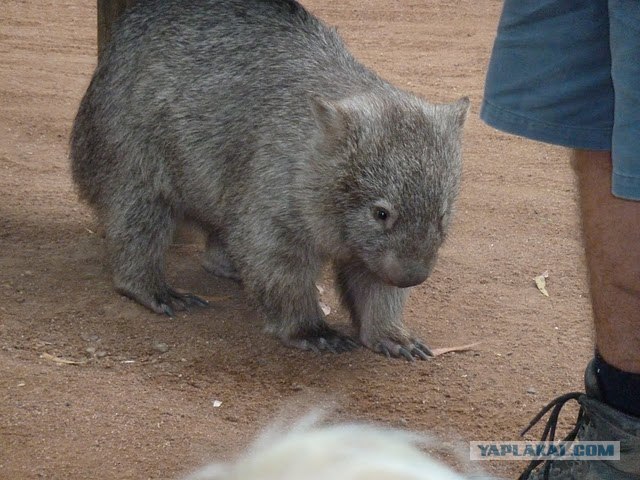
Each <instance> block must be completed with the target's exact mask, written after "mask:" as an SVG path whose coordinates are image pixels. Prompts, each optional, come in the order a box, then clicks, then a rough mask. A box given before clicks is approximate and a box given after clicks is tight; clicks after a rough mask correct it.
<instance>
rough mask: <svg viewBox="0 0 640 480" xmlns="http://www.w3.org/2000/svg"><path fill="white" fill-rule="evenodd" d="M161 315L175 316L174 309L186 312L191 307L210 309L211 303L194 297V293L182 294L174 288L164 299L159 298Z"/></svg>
mask: <svg viewBox="0 0 640 480" xmlns="http://www.w3.org/2000/svg"><path fill="white" fill-rule="evenodd" d="M156 301H157V302H158V308H159V309H160V312H159V313H164V314H165V315H166V316H167V317H170V318H173V317H174V316H175V313H174V309H176V310H186V309H187V308H189V307H208V306H209V302H207V301H206V300H204V299H202V298H200V297H198V296H197V295H194V294H193V293H180V292H178V291H177V290H174V289H173V288H169V289H168V290H167V294H166V296H164V298H162V299H161V298H157V299H156Z"/></svg>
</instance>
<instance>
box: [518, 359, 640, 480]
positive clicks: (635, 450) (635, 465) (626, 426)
mask: <svg viewBox="0 0 640 480" xmlns="http://www.w3.org/2000/svg"><path fill="white" fill-rule="evenodd" d="M584 383H585V391H586V393H580V392H574V393H568V394H566V395H562V396H560V397H558V398H556V399H555V400H553V401H552V402H551V403H549V404H548V405H547V406H546V407H544V408H543V409H542V411H541V412H540V413H539V414H538V415H536V416H535V418H534V419H533V420H532V421H531V423H529V426H527V428H525V429H524V431H523V432H522V435H524V434H525V433H526V432H527V431H529V429H530V428H531V427H532V426H533V425H535V424H536V423H537V422H538V421H539V420H540V419H541V418H542V417H544V416H545V415H546V414H547V412H549V411H551V414H550V415H549V419H548V420H547V425H546V426H545V429H544V432H543V434H542V439H541V441H543V442H546V441H554V440H555V433H556V425H557V422H558V416H559V415H560V410H562V407H563V406H564V405H565V404H566V403H567V402H569V401H571V400H575V401H577V402H578V404H579V405H580V411H579V412H578V417H577V419H576V426H575V427H574V428H573V430H571V432H570V433H569V434H568V435H567V436H566V437H565V438H564V441H572V440H579V441H619V442H620V460H588V461H587V460H584V461H578V460H563V461H553V460H547V461H544V460H534V461H532V462H531V463H530V464H529V466H528V467H527V469H526V470H525V471H524V472H523V473H522V475H520V477H519V480H542V479H549V480H574V479H575V480H600V479H605V480H640V418H638V417H633V416H631V415H627V414H625V413H622V412H620V411H618V410H616V409H614V408H611V407H610V406H608V405H607V404H606V403H604V402H602V401H601V400H600V399H601V396H600V392H599V389H598V382H597V379H596V374H595V369H594V366H593V361H591V362H590V363H589V365H588V366H587V370H586V372H585V380H584ZM638 401H639V402H640V399H638Z"/></svg>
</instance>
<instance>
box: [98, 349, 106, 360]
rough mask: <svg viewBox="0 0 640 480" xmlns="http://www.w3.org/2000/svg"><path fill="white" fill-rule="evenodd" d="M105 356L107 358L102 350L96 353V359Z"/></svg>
mask: <svg viewBox="0 0 640 480" xmlns="http://www.w3.org/2000/svg"><path fill="white" fill-rule="evenodd" d="M106 356H107V352H105V351H104V350H98V351H97V352H96V357H98V358H104V357H106Z"/></svg>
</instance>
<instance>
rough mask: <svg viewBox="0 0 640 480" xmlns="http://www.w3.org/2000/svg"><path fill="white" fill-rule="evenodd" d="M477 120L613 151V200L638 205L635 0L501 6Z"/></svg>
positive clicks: (522, 0)
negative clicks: (618, 198)
mask: <svg viewBox="0 0 640 480" xmlns="http://www.w3.org/2000/svg"><path fill="white" fill-rule="evenodd" d="M480 117H481V118H482V119H483V120H484V121H485V122H486V123H488V124H489V125H491V126H493V127H495V128H497V129H499V130H504V131H506V132H509V133H513V134H516V135H521V136H523V137H528V138H531V139H533V140H539V141H543V142H547V143H552V144H556V145H563V146H566V147H571V148H576V149H586V150H605V151H611V152H612V157H613V178H612V190H613V194H614V195H616V196H618V197H621V198H627V199H631V200H640V0H609V1H608V2H607V0H581V1H573V0H568V1H563V0H506V1H505V3H504V7H503V11H502V16H501V18H500V24H499V26H498V34H497V37H496V40H495V44H494V47H493V53H492V56H491V61H490V63H489V70H488V73H487V81H486V85H485V97H484V101H483V104H482V109H481V113H480Z"/></svg>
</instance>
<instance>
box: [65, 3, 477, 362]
mask: <svg viewBox="0 0 640 480" xmlns="http://www.w3.org/2000/svg"><path fill="white" fill-rule="evenodd" d="M468 105H469V102H468V99H466V98H464V99H461V100H460V101H458V102H457V103H454V104H452V105H433V104H430V103H427V102H425V101H424V100H422V99H420V98H418V97H416V96H415V95H412V94H410V93H407V92H403V91H401V90H398V89H397V88H395V87H393V86H392V85H390V84H389V83H387V82H385V81H384V80H382V79H381V78H380V77H378V76H377V75H376V74H375V73H373V72H372V71H370V70H368V69H367V68H366V67H364V66H363V65H361V64H360V63H358V62H357V61H356V60H355V59H354V58H353V57H352V56H351V54H350V53H349V52H348V51H347V49H346V47H345V46H344V44H343V42H342V40H341V39H340V38H339V36H338V35H337V33H336V31H335V30H334V29H331V28H328V27H327V26H325V25H324V24H323V23H321V22H320V21H319V20H318V19H316V18H315V17H313V16H312V15H311V14H309V13H308V12H307V11H306V10H305V9H304V8H303V7H302V6H300V5H299V4H298V3H296V2H294V1H289V0H220V1H215V0H150V1H141V2H140V3H139V4H138V5H136V6H135V7H134V8H133V9H132V10H131V11H130V12H129V13H128V14H127V15H126V16H125V17H124V18H123V20H122V21H121V23H120V24H118V25H117V26H116V28H115V29H114V34H113V38H112V41H111V43H110V45H109V46H108V47H107V49H106V50H105V52H104V55H103V57H102V58H101V60H100V62H99V64H98V66H97V68H96V71H95V74H94V76H93V79H92V81H91V84H90V86H89V88H88V90H87V92H86V94H85V96H84V98H83V99H82V103H81V105H80V108H79V111H78V114H77V117H76V119H75V123H74V126H73V132H72V136H71V160H72V171H73V178H74V181H75V183H76V185H77V186H78V189H79V192H80V196H81V198H82V199H84V200H86V201H87V202H88V203H89V204H90V205H92V206H93V207H94V209H95V211H96V212H97V214H98V216H99V219H100V221H101V222H102V224H103V225H104V227H105V231H106V236H107V243H108V248H109V254H110V259H111V265H112V268H113V275H114V283H115V287H116V289H117V290H118V291H119V292H121V293H123V294H125V295H127V296H129V297H131V298H133V299H135V300H137V301H138V302H140V303H141V304H143V305H145V306H147V307H149V308H151V309H152V310H154V311H156V312H159V313H167V314H169V315H172V314H173V310H174V309H175V308H185V307H188V306H190V305H200V304H204V302H203V301H202V300H200V299H199V298H198V297H196V296H195V295H191V294H184V293H179V292H177V291H175V290H173V289H172V288H171V287H169V286H168V285H167V283H166V280H165V273H164V258H165V253H166V250H167V248H168V246H169V243H170V239H171V238H172V235H173V231H174V229H175V225H176V222H178V221H180V220H182V219H187V220H189V221H191V222H195V223H196V224H198V225H200V226H201V227H202V228H203V230H204V231H205V232H207V234H208V241H207V245H208V249H207V253H206V254H205V261H204V265H205V267H206V268H207V269H208V270H209V271H212V272H213V273H215V274H218V275H222V276H225V277H229V278H235V279H240V280H241V281H242V283H243V285H244V288H245V290H246V292H247V294H248V295H249V296H250V298H252V299H253V300H254V301H256V303H257V304H258V305H259V306H260V307H261V309H262V311H263V313H264V314H265V316H266V321H267V329H268V330H269V331H271V332H273V333H274V334H276V335H277V336H279V337H280V338H281V339H282V340H283V341H284V342H285V343H286V344H288V345H292V346H296V347H300V348H306V349H314V350H317V349H319V350H322V349H329V350H336V351H341V350H347V349H350V348H351V347H352V346H353V345H354V343H353V342H352V341H351V340H350V339H349V338H348V337H347V336H345V335H343V334H340V333H338V332H337V331H335V330H333V329H331V328H330V327H329V326H328V325H327V324H326V322H325V318H324V315H323V313H322V311H321V310H320V308H319V306H318V298H317V291H316V288H315V281H316V279H317V277H318V275H319V272H320V270H321V268H322V267H323V265H325V264H327V263H329V262H332V263H334V265H335V267H336V271H337V276H338V284H339V287H340V289H341V292H342V296H343V299H344V302H345V304H346V305H347V307H348V308H349V309H350V312H351V315H352V318H353V321H354V324H355V325H356V326H357V327H358V329H359V333H360V341H361V342H362V343H363V344H364V345H366V346H367V347H369V348H371V349H373V350H375V351H378V352H381V353H387V354H389V355H393V356H401V355H403V356H405V357H407V358H413V356H416V357H418V358H421V357H424V351H425V350H426V351H428V349H426V347H424V348H423V346H422V345H421V344H420V343H419V342H418V341H417V340H416V339H414V338H413V337H412V336H411V335H410V334H409V333H408V332H407V330H406V329H405V328H404V326H403V324H402V308H403V305H404V301H405V298H406V296H407V289H404V288H399V286H402V287H406V286H410V285H414V284H417V283H420V282H422V281H423V280H424V279H425V278H426V276H427V275H428V274H429V272H430V270H431V268H432V266H433V262H434V261H435V257H436V252H437V250H438V247H439V246H440V244H441V243H442V241H443V239H444V236H445V233H446V230H447V226H448V223H449V217H450V212H451V208H452V205H453V201H454V199H455V196H456V193H457V190H458V185H459V180H460V171H461V158H460V157H461V155H460V139H461V133H462V126H463V123H464V120H465V117H466V113H467V110H468ZM381 212H382V213H381ZM385 214H386V218H379V217H384V216H385ZM416 349H417V350H420V352H423V353H422V354H420V352H418V351H417V350H416ZM407 353H408V354H407Z"/></svg>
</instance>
